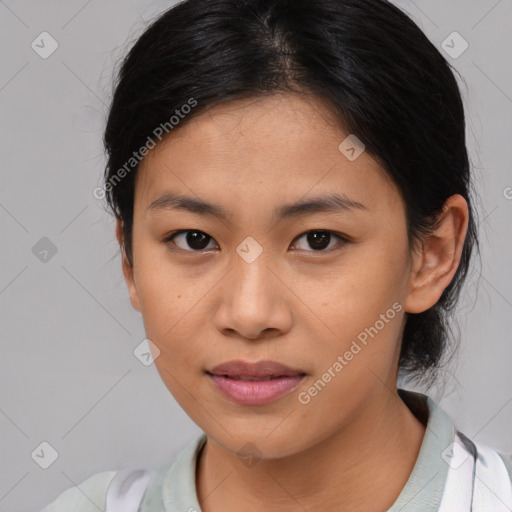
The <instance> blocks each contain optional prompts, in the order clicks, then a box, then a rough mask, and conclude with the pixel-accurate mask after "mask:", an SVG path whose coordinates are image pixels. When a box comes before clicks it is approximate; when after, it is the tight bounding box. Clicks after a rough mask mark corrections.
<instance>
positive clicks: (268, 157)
mask: <svg viewBox="0 0 512 512" xmlns="http://www.w3.org/2000/svg"><path fill="white" fill-rule="evenodd" d="M348 135H350V134H349V133H347V132H346V131H345V130H344V128H343V126H342V123H341V122H340V121H339V120H338V119H337V118H336V117H335V115H334V113H333V112H332V111H331V110H330V109H329V107H328V106H327V105H326V103H325V102H323V101H322V100H321V99H319V98H316V97H312V96H301V95H297V94H275V95H272V96H267V97H259V98H251V99H246V100H239V101H233V102H230V103H226V104H222V105H217V106H215V107H213V108H211V109H209V110H207V111H204V112H202V113H201V114H199V115H196V116H195V117H194V118H191V119H190V120H189V121H188V122H186V123H184V125H183V126H182V127H179V128H178V129H177V130H176V131H173V132H171V133H170V134H169V135H168V136H167V138H164V140H163V141H162V142H160V143H158V144H157V146H156V147H155V148H154V149H152V150H151V151H150V152H149V154H148V155H147V156H146V157H145V158H144V159H143V161H142V162H141V164H140V166H139V170H138V176H137V184H136V203H139V207H140V206H141V205H144V207H147V206H149V204H150V203H151V202H153V201H154V200H155V199H157V197H159V195H161V194H162V193H163V192H164V191H166V192H173V193H176V192H178V190H179V192H180V193H187V195H191V194H192V195H197V196H202V197H204V199H207V198H208V197H210V198H211V197H216V198H218V197H219V195H220V196H224V197H225V198H231V201H228V202H231V203H232V202H233V201H235V202H236V201H245V202H246V204H247V205H248V204H249V203H250V202H253V201H255V198H256V197H257V198H258V199H259V204H260V205H263V204H264V203H266V202H269V201H270V202H276V201H278V202H281V203H282V202H286V201H291V200H292V199H294V200H296V199H297V198H299V197H301V196H304V195H307V194H309V193H313V192H315V193H316V192H321V193H325V192H336V193H339V194H344V195H347V196H351V197H352V199H353V200H355V201H360V202H364V201H365V200H366V201H368V200H370V199H371V196H372V194H374V195H375V193H377V195H378V196H379V197H380V199H379V198H377V199H378V200H380V201H382V200H384V199H385V200H387V201H390V200H393V194H395V195H396V191H395V190H394V187H393V186H392V184H391V182H390V180H388V179H387V178H386V176H385V173H384V172H383V169H382V168H381V167H380V165H379V164H378V163H377V162H376V160H375V159H374V158H372V157H371V156H370V155H369V154H368V153H367V152H365V151H363V152H362V153H361V154H360V156H358V157H357V158H356V159H355V160H349V159H348V158H347V156H346V155H345V154H344V153H343V152H342V151H340V149H339V146H340V144H341V143H342V142H343V141H344V140H346V139H347V137H348ZM221 202H222V201H221ZM257 202H258V201H256V203H257ZM373 202H374V203H375V198H374V200H373Z"/></svg>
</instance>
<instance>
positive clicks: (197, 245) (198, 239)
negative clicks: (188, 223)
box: [187, 231, 210, 250]
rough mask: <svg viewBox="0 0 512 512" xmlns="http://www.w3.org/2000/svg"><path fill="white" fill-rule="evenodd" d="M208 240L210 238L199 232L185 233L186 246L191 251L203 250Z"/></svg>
mask: <svg viewBox="0 0 512 512" xmlns="http://www.w3.org/2000/svg"><path fill="white" fill-rule="evenodd" d="M208 238H210V237H209V236H208V235H206V234H205V233H202V232H201V231H189V232H188V233H187V244H188V245H189V246H190V247H191V248H192V249H198V250H200V249H204V248H205V247H206V246H207V245H208Z"/></svg>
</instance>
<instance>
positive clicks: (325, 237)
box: [297, 229, 348, 252]
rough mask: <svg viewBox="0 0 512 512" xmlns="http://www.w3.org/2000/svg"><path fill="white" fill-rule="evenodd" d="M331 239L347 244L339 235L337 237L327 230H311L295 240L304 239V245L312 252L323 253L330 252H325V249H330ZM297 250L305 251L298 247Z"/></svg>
mask: <svg viewBox="0 0 512 512" xmlns="http://www.w3.org/2000/svg"><path fill="white" fill-rule="evenodd" d="M333 237H335V238H338V239H339V240H341V241H342V242H343V243H342V244H341V245H343V244H344V243H347V242H348V240H347V239H346V238H344V237H342V236H340V235H337V234H335V233H333V232H332V231H327V230H321V229H316V230H311V231H307V232H306V233H304V234H302V235H301V236H300V237H298V238H297V240H301V239H303V238H305V241H306V244H308V245H309V246H310V247H311V248H312V249H313V251H316V252H318V251H324V252H330V251H325V249H327V248H332V245H331V242H332V241H333ZM299 249H305V247H299Z"/></svg>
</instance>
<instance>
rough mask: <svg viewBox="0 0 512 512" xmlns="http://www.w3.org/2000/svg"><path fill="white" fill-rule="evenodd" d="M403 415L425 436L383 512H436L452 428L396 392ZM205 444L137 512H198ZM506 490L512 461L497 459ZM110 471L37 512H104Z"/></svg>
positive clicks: (195, 443) (169, 471) (408, 394)
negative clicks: (401, 484) (405, 411)
mask: <svg viewBox="0 0 512 512" xmlns="http://www.w3.org/2000/svg"><path fill="white" fill-rule="evenodd" d="M398 392H399V394H400V396H401V398H402V399H403V400H404V402H405V403H406V404H407V406H408V407H409V409H410V410H411V411H412V412H413V414H414V415H415V416H416V417H417V418H418V419H419V420H420V421H422V423H424V424H425V423H426V431H425V436H424V438H423V442H422V444H421V448H420V452H419V455H418V458H417V460H416V463H415V465H414V468H413V470H412V473H411V475H410V477H409V479H408V480H407V482H406V484H405V486H404V488H403V489H402V491H401V493H400V495H399V496H398V498H397V499H396V501H395V503H394V504H393V505H392V507H391V508H390V509H388V512H400V511H401V512H404V511H407V512H410V511H421V512H437V511H438V509H439V505H440V503H441V498H442V496H443V490H444V486H445V482H446V477H447V474H448V463H447V462H445V459H444V458H443V454H444V453H446V450H447V448H448V447H449V445H450V444H451V443H452V442H453V441H454V437H455V428H454V425H453V423H452V421H451V419H450V418H449V416H448V415H447V414H446V413H445V412H444V411H443V410H442V409H441V408H440V407H439V406H438V405H437V404H436V403H435V402H434V401H433V400H432V399H431V398H430V397H427V396H426V395H423V394H421V393H416V392H412V391H405V390H402V389H398ZM205 442H206V435H205V434H204V433H203V434H201V435H200V436H198V437H197V438H196V439H193V440H192V441H190V442H189V443H188V444H187V446H185V448H184V449H183V450H182V451H181V452H180V453H178V455H176V456H175V457H174V458H173V459H172V460H171V461H169V462H167V463H166V464H164V465H163V466H161V467H160V468H159V469H158V470H157V471H156V473H155V474H154V476H153V477H152V479H151V481H150V483H149V485H148V488H147V490H146V492H145V494H144V498H143V500H142V503H141V507H140V509H139V510H140V512H201V507H200V506H199V503H198V499H197V493H196V484H195V475H196V462H197V457H198V454H199V453H200V451H201V449H202V447H203V446H204V444H205ZM499 455H500V457H501V458H502V459H503V461H504V463H505V466H506V468H507V471H508V474H509V478H510V480H511V485H512V459H511V458H510V457H506V456H504V455H502V454H501V453H499ZM115 473H116V471H105V472H102V473H96V474H94V475H92V476H91V477H89V478H88V479H87V480H85V481H83V482H82V483H81V484H79V485H78V486H76V487H72V488H70V489H67V490H66V491H64V492H63V493H62V494H61V495H60V496H58V497H57V499H56V500H55V501H53V502H52V503H51V504H50V505H48V506H47V507H46V508H45V509H44V510H43V511H42V512H71V511H73V512H98V510H101V511H103V510H104V509H105V494H106V492H107V488H108V486H109V484H110V481H111V480H112V478H113V477H114V475H115Z"/></svg>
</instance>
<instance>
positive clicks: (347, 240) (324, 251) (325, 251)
mask: <svg viewBox="0 0 512 512" xmlns="http://www.w3.org/2000/svg"><path fill="white" fill-rule="evenodd" d="M190 231H196V232H199V233H204V234H205V235H206V236H208V237H209V238H210V240H213V241H214V242H215V243H216V244H217V246H218V243H217V242H216V240H215V238H213V237H212V236H210V235H209V234H208V233H206V232H205V231H202V230H200V229H193V228H190V229H178V230H176V231H173V232H171V233H169V234H167V235H165V236H164V238H163V243H164V244H169V243H172V244H173V245H174V246H175V247H173V248H171V250H173V251H181V252H185V253H192V254H194V253H195V254H201V253H204V252H210V251H211V250H212V249H211V248H210V249H201V250H193V249H190V250H188V249H182V248H181V247H177V246H176V244H175V243H174V242H173V240H172V239H173V238H174V237H175V236H177V235H180V234H183V233H188V232H190ZM309 233H328V234H330V235H334V236H335V237H337V238H338V239H339V240H340V242H339V243H338V244H336V246H335V247H331V248H330V249H321V250H317V251H315V250H306V249H296V250H295V249H294V251H298V252H303V253H309V254H316V255H321V254H330V253H332V252H335V251H337V250H340V249H342V248H343V247H344V246H345V245H346V244H348V243H350V242H351V240H350V238H349V237H347V236H345V235H343V234H342V233H338V232H336V231H333V230H329V229H322V228H318V229H308V230H307V231H304V232H303V233H301V234H299V235H297V236H296V237H295V238H294V239H293V241H292V246H293V245H294V244H296V243H297V240H300V239H301V238H302V237H304V236H307V235H308V234H309Z"/></svg>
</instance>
